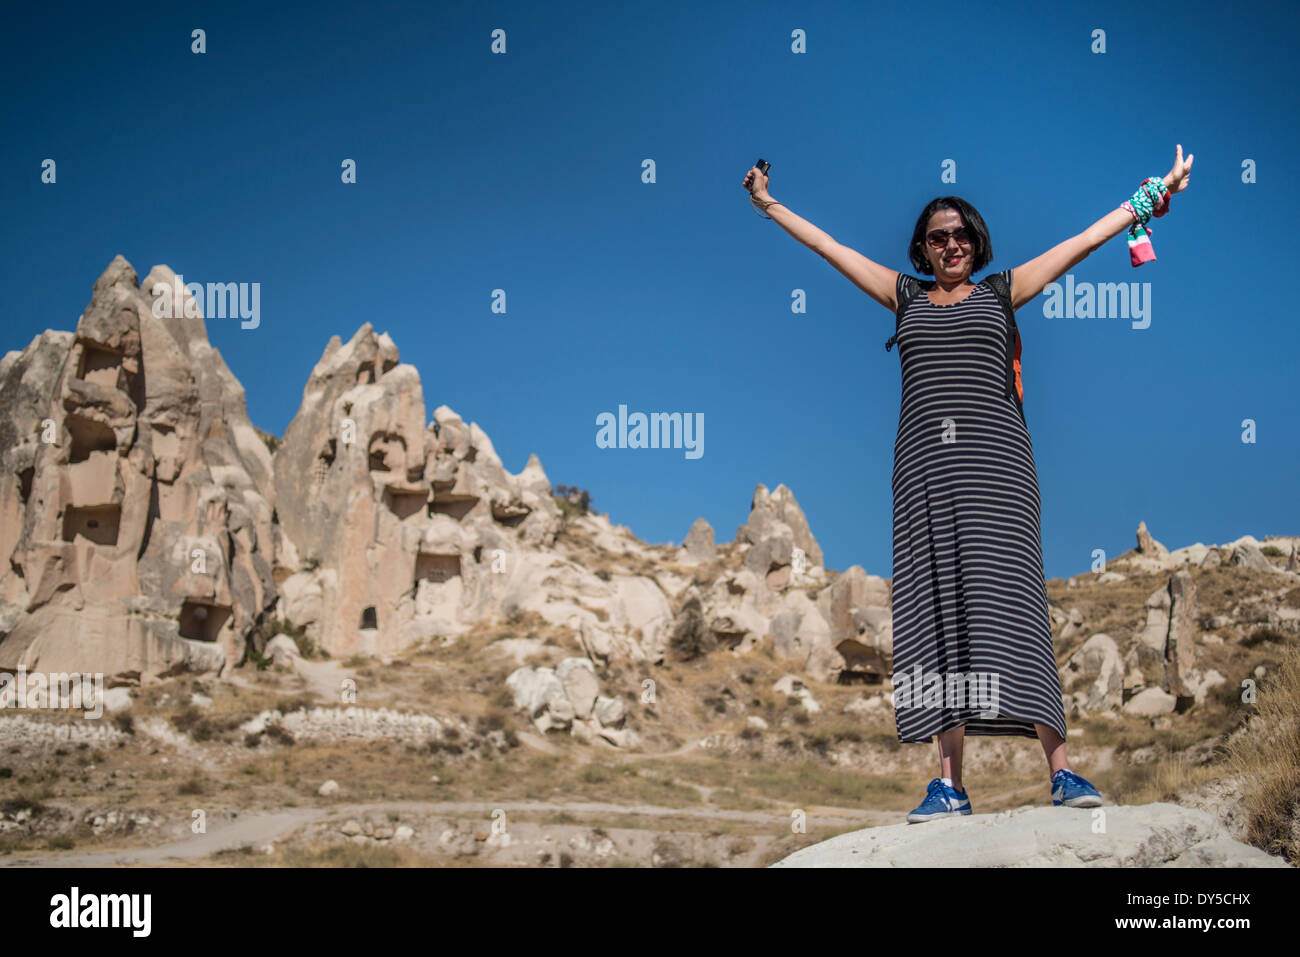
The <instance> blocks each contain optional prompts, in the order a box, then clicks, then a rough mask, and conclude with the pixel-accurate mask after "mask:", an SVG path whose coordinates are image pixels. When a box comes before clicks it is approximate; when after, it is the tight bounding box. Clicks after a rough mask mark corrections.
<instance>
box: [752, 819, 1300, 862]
mask: <svg viewBox="0 0 1300 957" xmlns="http://www.w3.org/2000/svg"><path fill="white" fill-rule="evenodd" d="M1103 813H1104V815H1105V826H1104V827H1103V828H1097V827H1094V821H1095V820H1098V817H1097V815H1099V814H1103ZM772 866H773V867H1286V866H1288V865H1287V863H1286V861H1284V860H1282V859H1281V858H1279V857H1273V856H1272V855H1269V854H1266V853H1265V852H1264V851H1261V850H1260V849H1259V848H1256V847H1251V846H1250V845H1248V844H1242V843H1240V842H1239V841H1237V840H1235V839H1234V838H1233V837H1232V835H1231V834H1230V833H1229V832H1228V830H1227V829H1226V828H1225V827H1224V826H1223V825H1222V824H1220V823H1219V822H1218V821H1216V820H1215V819H1214V818H1213V817H1211V816H1210V815H1209V814H1207V813H1205V812H1204V811H1200V810H1195V809H1193V808H1187V807H1179V806H1178V805H1176V804H1147V805H1143V806H1140V807H1123V806H1120V807H1101V808H1095V809H1092V810H1086V809H1076V808H1066V807H1021V808H1016V809H1015V810H1013V811H1004V812H1003V813H1001V814H971V815H968V816H966V817H954V818H944V819H941V820H938V821H930V822H928V823H926V824H921V825H912V824H893V825H888V826H886V827H873V828H867V829H865V830H861V831H852V832H850V833H848V834H841V835H839V836H838V837H833V838H831V839H830V840H828V841H822V842H821V843H819V844H814V845H812V846H811V847H805V848H803V849H802V850H800V851H796V852H795V853H793V854H791V855H790V856H789V857H787V858H785V859H784V860H782V861H779V862H777V863H776V864H774V865H772Z"/></svg>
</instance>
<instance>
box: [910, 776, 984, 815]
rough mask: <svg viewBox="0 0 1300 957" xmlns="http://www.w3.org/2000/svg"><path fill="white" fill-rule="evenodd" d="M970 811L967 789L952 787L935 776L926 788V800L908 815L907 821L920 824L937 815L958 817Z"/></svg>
mask: <svg viewBox="0 0 1300 957" xmlns="http://www.w3.org/2000/svg"><path fill="white" fill-rule="evenodd" d="M970 812H971V811H970V800H969V799H968V798H967V797H966V792H965V791H958V790H957V789H956V788H951V787H949V786H948V785H946V784H944V783H943V781H942V780H941V779H939V778H935V779H934V780H933V781H931V782H930V785H929V787H927V788H926V790H925V800H924V801H922V802H921V806H920V807H918V808H917V809H916V810H914V811H912V813H910V814H909V815H907V823H908V824H920V823H921V822H923V821H933V820H934V819H935V818H937V817H957V816H959V815H962V814H969V813H970Z"/></svg>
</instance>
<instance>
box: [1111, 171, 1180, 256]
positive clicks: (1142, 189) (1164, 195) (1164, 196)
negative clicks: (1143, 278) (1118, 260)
mask: <svg viewBox="0 0 1300 957" xmlns="http://www.w3.org/2000/svg"><path fill="white" fill-rule="evenodd" d="M1120 209H1126V210H1128V212H1129V213H1130V214H1131V215H1132V216H1133V225H1132V227H1131V228H1130V229H1129V231H1128V237H1127V238H1128V254H1129V262H1131V263H1132V264H1133V266H1134V268H1136V267H1138V266H1141V265H1142V264H1143V263H1147V262H1151V261H1152V260H1154V259H1155V258H1156V251H1155V249H1154V248H1153V247H1152V245H1151V234H1152V230H1151V229H1149V228H1148V227H1147V223H1149V222H1150V221H1151V217H1152V216H1156V217H1160V216H1163V215H1165V214H1166V213H1167V212H1169V187H1168V186H1166V185H1165V181H1164V180H1163V179H1160V178H1158V177H1155V176H1151V177H1148V178H1147V179H1144V180H1143V181H1142V184H1141V185H1140V186H1138V188H1137V192H1135V193H1134V194H1133V195H1132V197H1131V198H1129V199H1128V200H1126V201H1125V202H1123V203H1122V204H1120Z"/></svg>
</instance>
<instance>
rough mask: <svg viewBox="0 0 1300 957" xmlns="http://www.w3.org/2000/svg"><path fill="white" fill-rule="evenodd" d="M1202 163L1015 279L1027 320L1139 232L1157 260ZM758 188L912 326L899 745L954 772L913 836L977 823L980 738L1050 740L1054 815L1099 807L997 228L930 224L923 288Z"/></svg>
mask: <svg viewBox="0 0 1300 957" xmlns="http://www.w3.org/2000/svg"><path fill="white" fill-rule="evenodd" d="M1193 158H1194V157H1193V155H1192V154H1189V155H1188V157H1187V160H1186V162H1184V161H1183V148H1182V145H1181V144H1179V146H1178V149H1177V154H1176V157H1175V160H1174V166H1173V169H1171V170H1170V171H1169V173H1168V174H1166V175H1165V176H1164V178H1163V179H1161V180H1156V179H1154V178H1152V179H1149V180H1147V181H1145V182H1144V183H1143V184H1142V186H1141V187H1139V189H1138V191H1137V192H1136V193H1134V194H1133V197H1132V198H1131V199H1130V200H1129V201H1128V202H1126V203H1124V204H1123V205H1122V206H1120V207H1119V208H1118V209H1116V210H1114V211H1113V212H1111V213H1108V214H1107V215H1106V216H1104V217H1103V218H1101V219H1100V220H1098V221H1097V222H1095V223H1093V224H1092V225H1091V226H1089V227H1088V228H1087V229H1086V230H1084V231H1083V232H1082V233H1080V234H1079V235H1077V236H1074V237H1072V238H1070V239H1067V240H1066V241H1065V242H1063V243H1060V244H1059V245H1057V246H1054V247H1053V248H1051V249H1049V250H1048V251H1047V252H1045V253H1043V254H1042V255H1041V256H1038V257H1037V258H1035V259H1031V260H1030V261H1029V262H1027V263H1025V264H1024V265H1022V266H1018V267H1016V268H1015V269H1011V270H1008V271H1006V272H1003V273H1002V274H1000V275H1001V277H1002V278H1003V279H1004V280H1006V281H1007V282H1009V284H1010V299H1011V308H1012V309H1019V308H1020V307H1021V306H1023V305H1024V304H1025V303H1027V302H1030V301H1032V300H1033V299H1035V298H1036V297H1037V296H1038V295H1039V293H1041V292H1042V291H1043V288H1044V287H1045V286H1046V285H1047V284H1048V283H1050V282H1053V281H1055V280H1056V279H1058V278H1060V277H1061V276H1062V275H1063V274H1064V273H1065V272H1066V271H1067V270H1068V269H1070V268H1071V267H1072V266H1074V265H1075V264H1077V263H1079V262H1081V261H1082V260H1083V259H1084V258H1085V257H1086V256H1087V255H1088V254H1089V253H1091V252H1092V251H1093V250H1095V249H1097V248H1098V247H1100V246H1101V245H1102V244H1103V243H1105V242H1106V240H1108V239H1110V238H1111V237H1112V236H1114V235H1116V234H1117V233H1119V232H1121V231H1123V230H1124V229H1126V228H1129V227H1132V229H1131V232H1130V239H1129V245H1130V246H1131V247H1132V253H1133V264H1134V265H1135V266H1136V265H1138V264H1139V263H1140V262H1142V261H1146V260H1148V259H1150V258H1152V255H1151V253H1150V245H1149V243H1148V242H1147V240H1146V231H1145V230H1144V229H1143V228H1142V227H1143V226H1144V225H1145V224H1146V222H1147V220H1148V219H1149V218H1150V216H1151V215H1152V214H1154V215H1157V216H1160V215H1164V213H1165V212H1166V211H1167V209H1168V198H1169V196H1171V195H1172V194H1174V193H1177V192H1180V191H1182V190H1183V189H1186V187H1187V184H1188V180H1189V176H1190V172H1191V168H1192V160H1193ZM742 185H743V186H744V187H745V188H746V189H747V190H749V191H750V193H751V201H752V202H753V203H754V204H755V205H756V206H757V207H759V208H761V209H763V210H765V211H766V212H767V214H768V216H769V217H770V218H771V219H773V220H775V221H776V222H777V223H779V224H780V225H781V227H782V228H783V229H784V230H785V231H786V232H788V233H789V234H790V235H791V236H793V237H794V238H795V239H797V240H799V241H800V242H801V243H803V244H804V245H805V246H808V247H809V248H810V249H812V250H813V251H814V252H816V253H817V254H818V255H820V256H822V257H823V258H824V259H825V260H826V261H827V262H829V263H830V264H831V265H832V266H834V267H835V268H836V269H838V270H839V271H840V272H841V273H843V274H844V275H845V276H847V277H848V279H849V280H850V281H851V282H852V283H853V284H854V285H856V286H857V287H858V288H859V289H861V290H862V291H863V292H865V293H866V294H867V295H869V296H870V297H871V298H872V299H875V300H876V301H877V302H878V303H880V304H881V305H882V306H884V307H885V308H887V309H889V310H890V311H891V312H896V313H897V334H896V337H895V338H896V340H897V342H898V348H899V357H900V359H901V362H902V370H903V395H902V402H901V407H900V411H899V422H898V436H897V439H896V440H895V443H894V471H893V483H892V484H893V493H894V519H893V525H894V542H893V554H894V579H893V626H894V627H893V635H894V697H895V702H894V703H895V708H894V714H895V719H896V721H897V726H898V737H899V740H900V741H907V742H912V741H928V740H930V738H931V737H932V736H933V737H935V738H936V740H937V742H938V746H939V769H940V770H939V774H940V776H939V777H938V778H935V779H934V780H933V781H931V782H930V785H929V787H928V788H927V791H926V796H925V799H924V800H923V801H922V802H921V804H920V806H918V807H917V808H916V809H915V810H913V811H912V812H911V813H910V814H909V815H908V816H907V820H908V821H909V822H910V823H918V822H922V821H929V820H934V819H935V818H939V817H949V816H953V815H960V814H970V813H971V804H970V800H969V798H968V797H967V795H966V792H965V790H964V789H963V788H962V781H961V764H962V743H963V740H964V736H965V734H966V733H967V732H969V733H970V734H972V735H1013V736H1021V737H1031V738H1032V737H1037V738H1038V740H1039V741H1040V742H1041V743H1042V746H1043V753H1044V754H1045V755H1046V757H1047V764H1048V770H1049V774H1050V778H1051V791H1052V803H1053V804H1055V805H1065V806H1069V807H1096V806H1098V805H1100V804H1101V795H1100V794H1098V792H1097V789H1096V788H1094V787H1093V786H1092V785H1091V784H1090V783H1089V782H1088V781H1086V780H1084V779H1083V778H1082V777H1080V776H1078V775H1077V774H1074V773H1073V772H1072V771H1071V770H1070V767H1069V761H1068V760H1067V759H1066V754H1065V713H1064V708H1063V706H1062V700H1061V681H1060V674H1059V672H1058V671H1057V668H1056V659H1055V657H1054V655H1053V652H1052V633H1051V624H1050V621H1049V618H1048V611H1047V590H1046V584H1045V581H1044V578H1043V561H1042V538H1041V532H1040V528H1039V520H1040V502H1039V491H1038V476H1037V472H1036V471H1035V468H1034V459H1033V448H1032V446H1031V444H1030V439H1029V432H1028V429H1027V428H1026V426H1025V421H1024V418H1023V413H1022V412H1021V409H1020V406H1019V401H1018V398H1017V396H1016V395H1015V394H1012V391H1010V390H1008V388H1007V366H1006V360H1007V344H1008V324H1007V321H1006V318H1005V314H1004V312H1003V309H1002V307H1001V305H1000V301H999V299H998V297H997V295H996V294H995V291H994V290H995V286H994V285H993V284H992V283H991V282H990V280H989V278H987V277H986V279H984V280H982V281H981V282H979V283H972V282H971V279H970V277H971V273H973V272H975V271H976V270H979V269H983V268H984V267H985V266H986V265H988V263H989V262H991V261H992V259H993V244H992V241H991V240H990V238H989V234H988V230H987V229H986V228H985V225H984V220H983V219H982V218H981V217H980V215H979V213H978V212H977V211H976V210H975V209H974V208H973V207H972V206H971V205H970V204H969V203H967V202H966V201H965V200H962V199H960V198H958V197H955V196H946V197H941V198H938V199H935V200H933V201H932V202H931V203H930V204H929V205H927V206H926V208H925V209H924V210H923V211H922V213H921V216H920V217H919V218H918V220H917V223H916V228H915V229H914V230H913V233H912V243H911V245H910V246H909V247H908V258H909V259H910V260H911V262H912V265H913V266H915V267H916V269H917V271H919V272H921V273H925V274H929V275H933V276H934V279H933V281H929V282H923V281H919V280H917V279H914V278H913V277H911V276H907V275H904V274H900V273H898V272H895V271H894V270H893V269H890V268H888V267H886V266H882V265H880V264H878V263H875V262H872V261H871V260H870V259H867V258H866V257H865V256H863V255H861V254H860V253H858V252H856V251H854V250H852V249H850V248H848V247H847V246H843V245H841V244H840V243H837V242H836V241H835V240H834V239H833V238H832V237H831V236H829V235H828V234H827V233H825V232H823V231H822V230H820V229H818V228H817V227H816V226H814V225H813V224H812V223H810V222H808V221H806V220H804V219H802V218H800V217H799V216H797V215H795V214H794V213H793V212H791V211H790V210H789V209H787V208H786V207H785V206H784V205H782V204H781V203H778V202H777V201H776V200H774V199H773V198H772V197H771V194H770V193H768V191H767V186H768V177H767V176H766V175H764V173H763V172H762V171H761V170H759V169H758V168H757V167H755V168H753V169H751V170H750V171H749V172H748V173H747V174H746V175H745V179H744V182H743V184H742ZM1001 288H1003V289H1005V288H1006V286H1005V285H1003V286H1001ZM900 303H903V304H904V308H903V309H902V311H901V312H899V305H900ZM892 341H893V340H891V342H892ZM1016 386H1017V389H1018V387H1019V376H1018V372H1017V374H1016ZM963 690H964V691H965V693H963ZM904 692H910V693H904Z"/></svg>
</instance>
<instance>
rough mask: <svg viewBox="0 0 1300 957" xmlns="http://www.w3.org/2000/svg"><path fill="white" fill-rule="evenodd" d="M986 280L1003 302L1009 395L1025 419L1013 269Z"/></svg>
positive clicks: (988, 277) (987, 277)
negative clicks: (1017, 363)
mask: <svg viewBox="0 0 1300 957" xmlns="http://www.w3.org/2000/svg"><path fill="white" fill-rule="evenodd" d="M984 282H986V283H988V285H989V288H990V289H991V290H993V295H995V296H997V298H998V302H999V303H1001V304H1002V313H1003V315H1004V316H1005V317H1006V320H1007V364H1006V369H1007V371H1006V381H1007V395H1009V396H1010V397H1011V398H1013V399H1014V400H1015V402H1016V408H1017V409H1019V410H1020V417H1021V418H1022V419H1023V418H1024V415H1025V410H1024V407H1023V405H1022V404H1021V401H1020V393H1019V392H1017V391H1016V370H1015V364H1014V360H1015V356H1016V352H1017V350H1018V348H1019V346H1020V330H1019V329H1018V328H1016V310H1015V308H1014V307H1013V306H1012V303H1011V270H1010V269H1005V270H1003V271H1002V272H997V273H992V274H991V275H988V276H985V277H984Z"/></svg>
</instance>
